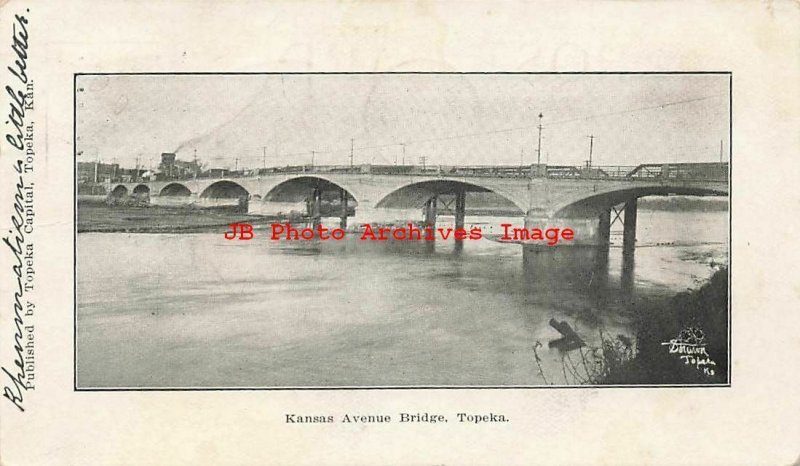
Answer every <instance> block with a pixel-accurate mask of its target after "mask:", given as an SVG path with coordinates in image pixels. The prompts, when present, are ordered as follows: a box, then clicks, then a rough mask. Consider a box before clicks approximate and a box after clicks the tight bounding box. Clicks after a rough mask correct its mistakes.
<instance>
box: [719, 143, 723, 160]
mask: <svg viewBox="0 0 800 466" xmlns="http://www.w3.org/2000/svg"><path fill="white" fill-rule="evenodd" d="M719 163H722V139H720V140H719Z"/></svg>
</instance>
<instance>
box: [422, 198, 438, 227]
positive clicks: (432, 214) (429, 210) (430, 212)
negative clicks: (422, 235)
mask: <svg viewBox="0 0 800 466" xmlns="http://www.w3.org/2000/svg"><path fill="white" fill-rule="evenodd" d="M437 201H438V197H437V196H433V197H432V198H430V199H428V201H427V202H425V225H426V226H429V227H433V226H436V207H437Z"/></svg>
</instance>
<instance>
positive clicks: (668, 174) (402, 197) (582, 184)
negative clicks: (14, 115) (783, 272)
mask: <svg viewBox="0 0 800 466" xmlns="http://www.w3.org/2000/svg"><path fill="white" fill-rule="evenodd" d="M241 175H242V174H240V176H235V177H224V178H193V179H184V180H165V181H148V182H132V183H112V184H111V186H109V188H110V193H111V194H110V195H111V196H125V195H132V196H138V197H146V198H149V200H150V202H151V203H153V204H161V205H190V204H194V205H199V206H216V205H232V204H239V205H242V204H244V203H247V205H248V210H249V212H250V213H253V214H258V213H264V210H263V207H264V206H265V205H269V204H271V203H286V204H291V203H295V204H297V203H305V204H306V206H307V212H308V214H309V215H310V216H312V217H316V218H319V217H324V216H325V217H340V218H341V219H342V223H344V224H346V222H347V217H348V215H349V216H350V217H353V215H352V211H353V209H354V210H355V215H354V216H355V221H356V222H362V223H364V222H371V221H376V220H382V221H392V220H411V219H414V213H415V212H416V213H419V215H421V216H423V217H424V220H425V221H426V222H428V223H432V222H435V218H436V215H437V209H438V212H439V213H441V212H442V211H447V212H450V213H452V214H453V215H455V218H456V226H459V224H460V225H461V226H463V223H464V217H465V215H466V213H467V212H468V211H469V208H470V206H469V205H468V201H469V200H470V199H477V198H481V199H482V202H483V204H484V206H490V207H491V206H494V207H496V208H497V209H499V211H502V212H504V215H518V216H520V217H524V218H525V224H526V226H527V225H537V226H539V225H542V224H543V223H547V224H550V225H552V226H558V225H560V224H570V225H577V226H578V227H579V228H580V230H581V231H583V232H585V235H582V237H581V239H582V240H584V241H587V242H591V243H597V242H598V241H599V242H600V243H604V242H607V241H608V235H609V231H608V230H609V225H610V215H611V212H612V210H613V211H616V210H617V207H618V206H623V209H624V212H625V219H626V221H625V239H624V240H623V243H624V244H626V245H627V244H628V243H630V244H631V245H632V241H633V240H634V235H635V227H636V220H635V218H636V200H637V199H638V198H640V197H644V196H653V195H661V196H664V195H670V194H678V195H700V196H706V195H710V196H727V195H728V193H729V186H728V164H727V163H684V164H643V165H639V166H636V167H570V166H544V165H541V166H535V165H534V166H527V167H513V166H500V167H488V166H480V167H475V166H473V167H442V166H439V167H435V168H423V167H414V166H374V165H372V166H370V165H363V166H355V167H341V166H322V167H320V166H316V167H311V166H303V167H283V168H272V169H262V170H258V171H256V172H251V173H249V174H247V175H246V176H241ZM479 193H480V194H479ZM448 201H449V202H448ZM487 202H488V204H487ZM326 205H327V207H328V208H327V209H324V208H320V206H323V207H324V206H326ZM348 209H349V210H348ZM348 212H351V213H350V214H348ZM576 231H578V230H577V229H576ZM576 239H578V238H576Z"/></svg>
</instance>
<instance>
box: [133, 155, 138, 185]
mask: <svg viewBox="0 0 800 466" xmlns="http://www.w3.org/2000/svg"><path fill="white" fill-rule="evenodd" d="M133 173H134V174H133V181H139V156H138V155H137V156H136V168H135V169H134V170H133Z"/></svg>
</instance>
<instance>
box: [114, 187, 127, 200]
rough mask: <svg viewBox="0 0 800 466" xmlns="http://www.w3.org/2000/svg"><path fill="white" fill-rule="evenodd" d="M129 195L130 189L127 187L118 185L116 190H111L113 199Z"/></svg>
mask: <svg viewBox="0 0 800 466" xmlns="http://www.w3.org/2000/svg"><path fill="white" fill-rule="evenodd" d="M127 194H128V188H126V187H125V185H122V184H120V185H117V186H116V187H114V189H112V190H111V197H123V196H126V195H127Z"/></svg>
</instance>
